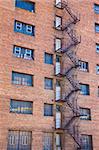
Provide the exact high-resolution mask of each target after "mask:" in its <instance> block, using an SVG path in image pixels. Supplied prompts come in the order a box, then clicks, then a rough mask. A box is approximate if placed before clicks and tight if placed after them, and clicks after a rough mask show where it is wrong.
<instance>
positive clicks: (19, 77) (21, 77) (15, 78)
mask: <svg viewBox="0 0 99 150" xmlns="http://www.w3.org/2000/svg"><path fill="white" fill-rule="evenodd" d="M12 82H13V84H20V85H26V86H33V83H32V82H33V76H32V75H27V74H22V73H17V72H12Z"/></svg>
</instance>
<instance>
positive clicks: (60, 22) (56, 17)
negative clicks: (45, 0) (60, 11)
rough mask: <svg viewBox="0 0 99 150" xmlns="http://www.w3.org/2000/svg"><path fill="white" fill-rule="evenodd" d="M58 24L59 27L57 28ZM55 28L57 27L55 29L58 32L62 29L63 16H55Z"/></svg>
mask: <svg viewBox="0 0 99 150" xmlns="http://www.w3.org/2000/svg"><path fill="white" fill-rule="evenodd" d="M57 24H59V25H58V26H57ZM54 26H55V29H57V30H61V29H62V16H58V15H56V16H55V21H54Z"/></svg>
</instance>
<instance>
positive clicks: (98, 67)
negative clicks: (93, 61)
mask: <svg viewBox="0 0 99 150" xmlns="http://www.w3.org/2000/svg"><path fill="white" fill-rule="evenodd" d="M96 74H99V65H96Z"/></svg>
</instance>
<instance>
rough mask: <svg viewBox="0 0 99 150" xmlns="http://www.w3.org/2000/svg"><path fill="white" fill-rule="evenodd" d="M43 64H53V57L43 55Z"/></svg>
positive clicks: (46, 54)
mask: <svg viewBox="0 0 99 150" xmlns="http://www.w3.org/2000/svg"><path fill="white" fill-rule="evenodd" d="M45 63H46V64H53V55H52V54H48V53H45Z"/></svg>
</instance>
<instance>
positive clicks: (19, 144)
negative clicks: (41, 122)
mask: <svg viewBox="0 0 99 150" xmlns="http://www.w3.org/2000/svg"><path fill="white" fill-rule="evenodd" d="M31 141H32V132H30V131H9V132H8V146H7V150H31Z"/></svg>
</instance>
